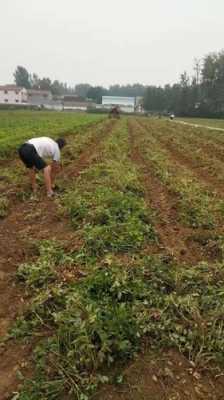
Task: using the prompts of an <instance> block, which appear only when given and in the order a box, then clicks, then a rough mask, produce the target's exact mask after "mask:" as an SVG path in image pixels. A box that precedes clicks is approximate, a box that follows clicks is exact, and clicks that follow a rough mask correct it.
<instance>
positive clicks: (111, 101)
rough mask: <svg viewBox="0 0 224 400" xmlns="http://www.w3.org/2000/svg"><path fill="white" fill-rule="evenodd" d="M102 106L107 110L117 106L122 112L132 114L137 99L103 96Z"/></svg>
mask: <svg viewBox="0 0 224 400" xmlns="http://www.w3.org/2000/svg"><path fill="white" fill-rule="evenodd" d="M102 106H103V108H107V109H111V108H113V107H115V106H117V107H119V109H120V110H121V111H123V112H127V113H131V112H134V111H135V97H121V96H103V97H102Z"/></svg>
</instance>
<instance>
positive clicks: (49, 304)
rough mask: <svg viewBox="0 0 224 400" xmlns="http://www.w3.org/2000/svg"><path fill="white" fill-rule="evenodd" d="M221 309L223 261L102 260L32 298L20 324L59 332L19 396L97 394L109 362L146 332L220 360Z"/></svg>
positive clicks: (157, 343)
mask: <svg viewBox="0 0 224 400" xmlns="http://www.w3.org/2000/svg"><path fill="white" fill-rule="evenodd" d="M223 310H224V265H223V263H220V264H214V265H213V266H209V265H208V264H206V263H201V264H199V265H198V266H196V267H190V268H188V267H187V266H184V267H181V266H179V265H177V266H176V265H174V264H167V263H166V262H163V260H162V258H161V259H160V258H155V257H144V258H142V259H141V258H139V259H136V262H135V265H132V266H131V267H130V268H127V267H125V266H124V265H121V264H120V265H118V264H114V263H112V264H111V265H110V266H109V267H105V266H104V267H101V266H98V265H97V264H96V265H95V267H94V268H93V270H92V271H91V272H89V274H88V275H87V276H86V277H84V278H82V279H81V280H80V281H77V282H73V283H71V284H69V285H67V286H64V287H59V286H58V287H57V288H56V286H54V287H53V286H52V288H50V289H48V290H47V292H46V290H43V291H41V292H40V293H39V294H38V296H37V297H35V298H34V300H33V304H32V306H31V309H30V312H29V313H27V316H26V317H25V319H23V321H22V322H21V327H22V328H24V326H25V324H27V326H28V327H29V329H33V330H37V331H38V329H40V328H41V326H42V325H43V324H44V325H46V324H47V325H48V326H49V329H50V327H51V326H52V327H54V331H53V333H52V336H51V337H49V338H48V339H45V340H44V341H43V342H42V344H40V345H38V347H37V349H36V351H35V360H36V361H35V362H36V366H37V377H36V379H34V380H33V381H31V382H28V383H27V385H28V386H25V388H24V391H23V392H22V394H21V396H20V399H26V398H33V399H38V396H39V398H46V399H48V400H51V399H59V398H60V396H61V395H62V393H64V392H69V393H70V395H73V396H74V398H75V399H81V398H82V395H86V396H87V395H88V394H91V393H92V392H93V391H94V390H95V389H96V387H97V385H98V384H99V383H100V382H101V381H102V380H105V379H106V378H105V377H103V378H102V375H101V371H102V370H103V369H104V366H105V365H106V364H107V365H110V364H111V363H114V362H115V361H116V360H119V359H121V360H124V359H128V358H130V357H132V355H133V354H134V353H135V352H136V351H137V350H138V348H139V346H140V344H141V338H143V337H144V336H147V337H148V340H149V341H150V343H151V346H152V347H154V348H157V347H158V348H161V347H162V346H164V347H175V348H177V349H179V350H180V351H181V352H183V353H185V354H186V355H188V357H190V358H191V359H194V360H195V361H196V362H199V363H202V364H203V363H204V362H207V361H208V360H211V359H213V360H215V361H216V362H218V363H221V364H222V363H223V361H224V357H223V354H224V353H223V348H224V347H223V346H224V341H223V334H224V331H223V329H224V327H223ZM17 333H18V332H17ZM20 333H21V335H24V334H26V335H27V334H30V330H28V331H27V333H26V329H24V330H22V331H21V332H20ZM28 393H29V395H30V397H24V396H28ZM32 396H34V397H32Z"/></svg>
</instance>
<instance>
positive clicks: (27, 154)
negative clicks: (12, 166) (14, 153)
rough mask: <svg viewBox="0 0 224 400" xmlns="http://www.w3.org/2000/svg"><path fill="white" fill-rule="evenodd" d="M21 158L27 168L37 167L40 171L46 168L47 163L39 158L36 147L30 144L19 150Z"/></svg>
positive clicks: (23, 145)
mask: <svg viewBox="0 0 224 400" xmlns="http://www.w3.org/2000/svg"><path fill="white" fill-rule="evenodd" d="M18 152H19V156H20V158H21V160H22V162H23V163H24V164H25V166H26V167H27V168H33V167H35V168H36V169H38V170H39V171H40V170H41V169H43V168H45V167H46V165H47V164H46V163H45V161H44V160H43V159H42V158H41V157H40V156H39V154H38V153H37V151H36V149H35V147H34V146H33V145H32V144H30V143H24V144H22V146H20V148H19V149H18Z"/></svg>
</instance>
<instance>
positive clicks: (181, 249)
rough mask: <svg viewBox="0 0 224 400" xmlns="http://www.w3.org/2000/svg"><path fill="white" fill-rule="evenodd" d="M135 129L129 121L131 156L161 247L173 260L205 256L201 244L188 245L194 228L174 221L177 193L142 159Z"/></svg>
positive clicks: (190, 260) (176, 219)
mask: <svg viewBox="0 0 224 400" xmlns="http://www.w3.org/2000/svg"><path fill="white" fill-rule="evenodd" d="M136 131H137V126H136V123H135V122H134V121H133V120H132V121H130V122H129V132H130V146H131V159H132V161H133V162H134V163H135V164H136V165H137V166H138V168H139V171H140V179H141V181H142V183H143V186H144V189H145V198H146V201H147V203H148V204H149V206H150V207H151V208H153V209H154V210H155V212H156V214H157V215H158V221H157V222H155V224H154V226H155V229H156V232H157V234H158V237H159V239H160V243H161V247H162V249H161V250H163V248H165V250H166V252H167V253H168V254H169V255H171V256H174V257H175V259H176V260H177V261H180V262H187V263H190V264H192V265H195V264H196V263H197V262H199V261H202V260H205V259H206V258H209V255H208V254H206V249H205V247H204V246H200V244H199V243H197V242H196V241H191V246H189V241H190V240H191V237H192V236H193V235H194V236H196V230H193V229H191V228H187V227H184V226H183V225H181V223H180V222H179V221H178V213H177V202H178V197H177V196H176V195H175V194H174V193H171V192H170V191H169V190H168V189H167V187H166V186H165V185H164V184H163V183H161V181H160V180H159V179H158V178H157V177H156V176H155V175H154V173H153V167H152V165H150V162H149V161H148V160H147V162H146V161H145V159H144V157H143V155H142V154H141V151H140V149H139V146H138V141H137V135H136V133H135V132H136ZM198 234H199V231H198Z"/></svg>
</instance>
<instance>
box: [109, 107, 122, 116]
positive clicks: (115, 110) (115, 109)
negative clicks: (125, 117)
mask: <svg viewBox="0 0 224 400" xmlns="http://www.w3.org/2000/svg"><path fill="white" fill-rule="evenodd" d="M109 118H120V110H119V107H113V108H111V110H110V112H109Z"/></svg>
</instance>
